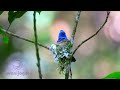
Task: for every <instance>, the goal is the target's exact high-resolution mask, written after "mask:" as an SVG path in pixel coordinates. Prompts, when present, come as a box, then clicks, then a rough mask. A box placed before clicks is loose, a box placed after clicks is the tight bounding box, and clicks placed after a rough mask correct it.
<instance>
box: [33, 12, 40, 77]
mask: <svg viewBox="0 0 120 90" xmlns="http://www.w3.org/2000/svg"><path fill="white" fill-rule="evenodd" d="M33 21H34V36H35V49H36V57H37V66H38V72H39V78H40V79H42V74H41V66H40V56H39V48H38V45H37V42H38V40H37V39H38V38H37V30H36V11H34V13H33Z"/></svg>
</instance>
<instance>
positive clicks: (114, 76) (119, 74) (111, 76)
mask: <svg viewBox="0 0 120 90" xmlns="http://www.w3.org/2000/svg"><path fill="white" fill-rule="evenodd" d="M103 79H120V72H113V73H111V74H109V75H107V76H106V77H104V78H103Z"/></svg>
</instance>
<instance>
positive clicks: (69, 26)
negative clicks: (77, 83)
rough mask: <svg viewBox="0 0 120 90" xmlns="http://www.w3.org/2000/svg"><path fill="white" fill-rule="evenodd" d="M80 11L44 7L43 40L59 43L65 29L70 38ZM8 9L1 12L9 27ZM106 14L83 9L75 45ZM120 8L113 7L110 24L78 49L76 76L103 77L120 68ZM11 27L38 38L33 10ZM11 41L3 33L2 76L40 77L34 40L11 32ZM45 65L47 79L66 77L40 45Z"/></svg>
mask: <svg viewBox="0 0 120 90" xmlns="http://www.w3.org/2000/svg"><path fill="white" fill-rule="evenodd" d="M76 14H77V11H42V12H41V14H40V15H39V14H38V13H37V32H38V40H39V43H41V44H43V45H46V46H50V45H51V44H52V43H56V41H57V37H58V33H59V31H60V30H61V29H63V30H64V31H65V32H66V33H67V36H68V37H69V38H70V36H71V33H72V30H73V27H74V20H75V16H76ZM7 18H8V12H7V11H5V12H4V13H3V14H2V15H1V16H0V25H1V26H3V27H4V29H7V27H8V26H9V23H8V19H7ZM105 18H106V12H105V11H82V13H81V16H80V21H79V23H78V27H77V32H76V35H75V42H74V43H75V44H74V48H73V49H75V48H76V47H77V45H78V44H79V43H80V42H81V41H83V40H85V39H86V38H88V37H89V36H91V35H92V34H94V33H95V32H96V31H97V30H98V28H99V27H100V26H101V25H102V24H103V22H104V20H105ZM119 25H120V11H111V14H110V17H109V19H108V22H107V24H106V25H105V26H104V28H103V29H102V30H101V31H100V32H99V34H98V35H97V36H95V37H94V38H92V39H91V40H89V41H88V42H86V43H84V44H83V45H82V46H81V47H80V48H79V49H78V50H77V52H76V53H75V55H74V56H75V58H76V60H77V61H76V62H75V63H72V72H73V79H96V78H97V79H99V78H103V77H105V76H106V75H108V74H110V73H111V72H114V71H120V47H119V45H120V27H119ZM9 31H11V32H13V33H15V34H18V35H19V36H21V37H24V38H28V39H30V40H34V30H33V12H32V11H28V12H27V13H25V15H23V16H22V17H21V18H20V19H16V20H15V21H14V22H13V23H12V25H11V27H10V29H9ZM9 38H10V40H9V43H8V44H4V43H3V42H2V37H1V35H0V78H1V79H3V78H5V79H17V78H18V79H37V78H38V72H37V71H38V69H37V66H36V63H37V59H36V52H35V46H34V44H32V43H29V42H26V41H23V40H20V39H18V38H15V37H12V36H9ZM39 53H40V58H41V69H42V75H43V78H44V79H64V75H63V74H59V71H58V70H57V63H55V62H54V58H53V56H52V53H51V52H50V51H48V50H46V49H44V48H42V47H39Z"/></svg>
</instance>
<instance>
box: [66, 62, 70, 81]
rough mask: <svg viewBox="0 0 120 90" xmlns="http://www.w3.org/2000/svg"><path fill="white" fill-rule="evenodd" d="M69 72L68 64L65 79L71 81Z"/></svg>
mask: <svg viewBox="0 0 120 90" xmlns="http://www.w3.org/2000/svg"><path fill="white" fill-rule="evenodd" d="M69 71H70V65H69V64H68V65H67V66H66V71H65V79H69Z"/></svg>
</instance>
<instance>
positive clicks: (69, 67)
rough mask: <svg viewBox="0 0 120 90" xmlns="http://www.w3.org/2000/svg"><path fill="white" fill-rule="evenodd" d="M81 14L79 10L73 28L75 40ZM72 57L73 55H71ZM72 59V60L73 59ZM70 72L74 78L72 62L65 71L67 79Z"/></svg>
mask: <svg viewBox="0 0 120 90" xmlns="http://www.w3.org/2000/svg"><path fill="white" fill-rule="evenodd" d="M80 14H81V11H78V13H77V15H76V17H75V26H74V28H73V32H72V36H71V39H72V40H73V41H74V37H75V33H76V30H77V25H78V22H79V18H80ZM71 57H72V56H71ZM71 61H72V60H71ZM69 74H70V78H71V79H72V70H71V64H69V65H68V66H67V67H66V73H65V79H68V78H69Z"/></svg>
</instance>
